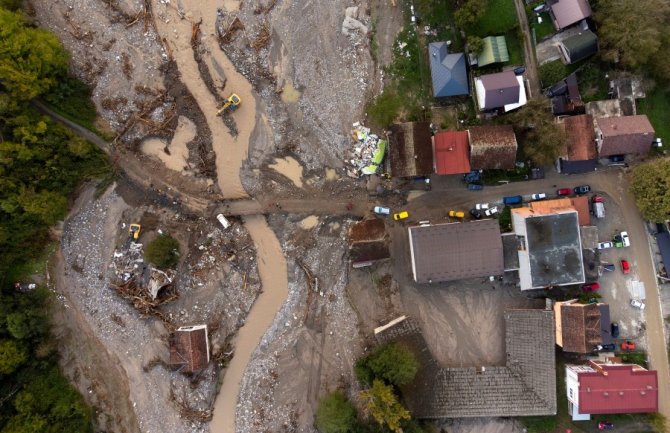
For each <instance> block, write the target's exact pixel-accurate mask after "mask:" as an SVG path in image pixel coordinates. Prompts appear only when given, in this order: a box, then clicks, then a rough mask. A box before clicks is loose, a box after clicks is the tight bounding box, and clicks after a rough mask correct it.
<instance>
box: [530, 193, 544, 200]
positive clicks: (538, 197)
mask: <svg viewBox="0 0 670 433" xmlns="http://www.w3.org/2000/svg"><path fill="white" fill-rule="evenodd" d="M545 198H547V194H545V193H543V192H538V193H537V194H531V196H530V199H531V200H544V199H545Z"/></svg>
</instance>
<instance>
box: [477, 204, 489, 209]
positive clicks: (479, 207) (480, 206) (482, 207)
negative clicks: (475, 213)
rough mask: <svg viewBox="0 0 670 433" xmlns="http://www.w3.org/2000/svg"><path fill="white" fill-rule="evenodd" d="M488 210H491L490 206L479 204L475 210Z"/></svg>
mask: <svg viewBox="0 0 670 433" xmlns="http://www.w3.org/2000/svg"><path fill="white" fill-rule="evenodd" d="M488 208H489V204H488V203H477V204H476V205H475V209H477V210H486V209H488Z"/></svg>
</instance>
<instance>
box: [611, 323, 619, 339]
mask: <svg viewBox="0 0 670 433" xmlns="http://www.w3.org/2000/svg"><path fill="white" fill-rule="evenodd" d="M610 333H611V334H612V338H619V324H618V323H616V322H612V323H611V324H610Z"/></svg>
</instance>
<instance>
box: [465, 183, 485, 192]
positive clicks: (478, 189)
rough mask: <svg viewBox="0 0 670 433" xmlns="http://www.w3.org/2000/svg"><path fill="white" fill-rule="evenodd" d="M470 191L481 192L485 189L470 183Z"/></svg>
mask: <svg viewBox="0 0 670 433" xmlns="http://www.w3.org/2000/svg"><path fill="white" fill-rule="evenodd" d="M468 189H469V190H470V191H481V190H483V189H484V187H483V186H482V185H478V184H476V183H469V184H468Z"/></svg>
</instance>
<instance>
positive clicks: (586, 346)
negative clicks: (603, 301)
mask: <svg viewBox="0 0 670 433" xmlns="http://www.w3.org/2000/svg"><path fill="white" fill-rule="evenodd" d="M560 309H561V312H560V323H557V324H556V326H557V328H560V333H561V335H562V340H563V342H562V346H561V347H562V348H563V351H564V352H573V353H590V352H592V351H593V349H594V348H595V346H596V345H598V344H600V343H601V342H602V339H601V337H600V308H599V307H598V304H586V305H584V304H578V303H561V305H560ZM557 330H558V329H557Z"/></svg>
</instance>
